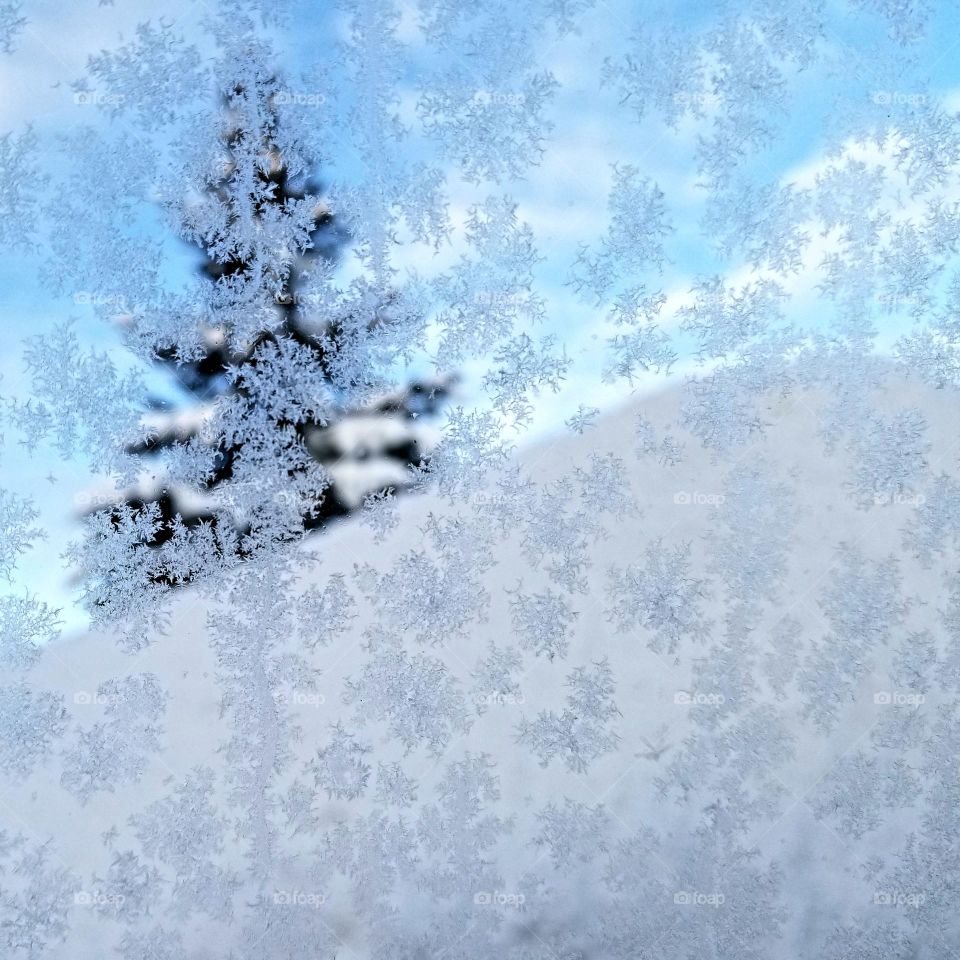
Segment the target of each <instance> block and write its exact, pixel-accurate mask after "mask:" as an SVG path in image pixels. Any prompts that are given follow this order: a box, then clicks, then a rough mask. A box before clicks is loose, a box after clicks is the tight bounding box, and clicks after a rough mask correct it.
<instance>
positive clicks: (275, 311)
mask: <svg viewBox="0 0 960 960" xmlns="http://www.w3.org/2000/svg"><path fill="white" fill-rule="evenodd" d="M236 63H237V65H238V66H239V67H240V69H239V71H238V72H239V73H241V74H243V77H242V79H237V80H236V81H232V82H231V83H230V84H228V85H227V87H228V88H227V89H226V90H225V92H224V96H223V116H224V118H225V122H224V125H223V127H222V129H221V131H220V133H219V138H218V139H219V147H220V156H219V157H218V158H216V159H215V160H214V163H215V164H216V173H215V176H214V177H212V178H211V177H209V176H208V177H207V178H206V184H207V186H206V191H205V195H204V196H201V197H196V198H193V200H192V202H188V203H183V202H182V200H179V198H174V199H172V200H171V199H170V198H167V207H168V210H169V208H170V206H171V204H176V203H178V202H179V204H180V210H179V214H178V219H179V222H178V223H177V224H176V225H177V227H178V232H179V233H180V234H181V237H182V238H183V239H185V240H186V241H187V242H189V243H191V244H192V245H193V246H194V247H196V248H199V249H200V250H201V251H202V255H203V262H202V264H201V266H200V270H201V273H202V275H203V277H204V278H206V280H207V281H208V282H209V283H208V285H207V290H206V292H205V293H204V295H203V296H202V298H201V303H202V304H203V308H204V309H203V310H202V313H201V315H200V316H199V317H198V318H197V321H198V322H197V323H196V324H195V325H190V324H189V323H187V324H184V323H183V322H180V323H179V325H178V327H179V329H178V332H181V333H182V332H183V331H187V336H186V337H183V336H179V337H178V336H170V337H168V338H166V339H165V340H164V341H163V342H159V341H157V340H156V332H155V331H151V334H150V335H151V336H152V337H153V338H154V340H153V347H152V351H153V355H154V357H155V361H156V363H157V364H158V365H160V366H161V367H162V368H164V369H165V370H167V371H169V373H170V374H171V376H172V378H173V379H174V381H175V383H176V385H177V387H178V388H179V389H178V392H179V393H180V394H181V396H183V397H184V398H185V401H184V402H183V403H180V404H171V403H169V402H168V401H165V400H160V399H157V398H151V399H150V400H149V401H148V402H149V404H150V406H151V407H152V413H151V415H150V416H149V418H148V432H147V434H146V435H145V436H144V437H143V439H142V440H141V441H139V442H137V443H135V444H133V445H131V446H130V447H129V448H128V451H127V452H128V453H129V454H131V455H132V456H133V457H136V458H139V459H140V460H141V462H142V463H143V464H144V465H146V466H150V465H151V464H156V463H157V462H158V461H160V460H166V461H167V462H168V463H169V462H172V463H174V464H177V465H182V464H183V463H184V462H185V461H186V462H188V463H189V462H190V460H191V459H192V458H195V457H197V456H200V457H201V459H202V458H203V457H204V456H205V455H206V456H207V457H208V459H207V461H206V462H207V466H206V467H205V471H204V476H203V479H202V484H193V485H191V484H183V483H178V482H176V481H175V480H172V479H171V478H170V477H169V476H166V477H165V476H164V473H165V472H166V473H167V474H169V471H164V470H163V469H161V470H158V471H155V472H154V478H153V479H151V480H142V481H141V482H140V483H139V484H138V485H137V487H135V488H132V489H128V490H127V491H126V492H125V493H124V495H123V499H122V501H118V502H117V503H116V504H115V506H114V508H113V512H112V520H113V523H114V525H115V526H119V525H120V524H122V521H123V517H124V516H125V515H127V516H129V511H133V512H134V514H135V515H139V516H143V515H147V516H149V517H150V520H151V523H152V525H153V534H152V536H151V537H150V538H149V539H148V540H146V542H145V545H147V546H150V547H159V546H161V545H162V544H164V543H166V542H167V541H169V540H170V539H171V538H173V537H174V535H175V532H176V531H177V530H178V529H180V530H182V529H183V528H187V529H192V528H197V527H199V526H200V525H201V524H206V525H209V527H210V528H211V529H212V530H213V531H215V538H216V541H217V542H218V543H220V544H221V545H222V544H223V543H224V542H226V543H233V544H236V551H237V552H238V553H239V554H240V555H242V556H246V555H249V554H250V553H251V552H252V550H251V549H250V547H249V545H248V544H245V543H244V538H245V537H247V536H249V534H250V532H251V529H252V527H253V525H254V521H252V520H251V519H250V518H249V516H245V513H246V514H249V508H248V509H247V510H246V511H244V510H243V509H238V510H229V509H227V510H225V509H224V505H223V502H222V501H219V499H218V498H217V497H216V496H215V494H216V493H217V492H219V491H221V490H222V487H223V484H224V483H225V482H227V481H230V480H233V479H235V478H236V472H237V465H238V463H239V462H240V461H241V460H242V459H243V458H244V456H245V454H246V453H247V450H248V447H249V443H248V440H247V438H245V437H244V436H243V435H242V431H241V432H240V433H241V435H239V436H235V437H232V438H231V437H230V436H229V435H228V434H229V431H226V432H225V431H223V430H222V429H220V430H216V431H206V430H205V429H204V419H205V416H206V414H207V412H208V411H210V410H211V409H212V407H213V406H214V405H215V404H218V403H219V404H221V405H224V404H226V409H228V410H229V405H230V404H231V403H232V402H234V401H236V402H239V403H240V404H242V405H244V406H245V407H246V408H247V413H248V414H249V408H250V407H251V406H253V407H256V406H257V405H258V402H259V398H258V396H257V393H258V392H262V391H263V386H264V384H263V381H264V379H265V378H264V377H263V373H264V369H263V368H264V367H265V366H268V365H269V361H270V360H271V359H272V360H279V361H281V363H280V364H278V365H277V366H278V369H279V368H280V366H282V363H284V362H287V361H289V362H291V363H293V364H295V365H297V371H298V373H299V374H300V375H301V377H302V379H303V380H305V381H307V382H308V383H310V384H312V385H314V386H318V387H319V388H320V391H321V392H322V394H323V395H322V396H314V397H313V398H312V400H313V401H314V402H315V405H316V407H315V409H314V410H313V411H312V412H308V415H302V414H303V413H304V411H305V410H307V408H308V406H309V405H308V404H303V403H301V404H300V405H299V410H298V413H297V414H291V413H290V412H289V411H286V410H273V409H271V410H266V409H265V410H262V411H261V413H262V414H263V416H262V418H260V423H261V425H262V426H263V427H264V428H265V429H269V430H274V431H277V432H278V434H287V433H288V432H292V435H293V440H292V443H291V442H286V441H284V442H282V443H280V444H279V446H280V447H285V448H286V449H287V451H288V452H290V451H291V450H294V449H295V450H296V451H297V452H296V454H295V455H293V456H291V458H290V462H289V463H288V464H287V465H286V469H287V470H288V471H289V475H290V476H291V477H295V476H301V477H302V476H303V475H305V474H306V473H307V472H309V470H310V469H311V468H312V467H315V466H316V465H317V464H319V465H320V466H321V467H322V468H323V473H324V475H325V481H324V489H323V490H322V491H321V490H319V489H317V490H315V491H314V495H312V496H309V497H307V498H306V499H305V500H304V499H301V505H302V509H301V510H300V519H301V520H302V528H303V529H304V530H312V529H316V528H318V527H322V526H324V525H325V524H326V523H327V522H328V521H329V520H331V519H332V518H335V517H338V516H342V515H345V514H348V513H351V512H353V511H355V510H357V509H358V508H360V507H362V506H364V505H367V506H369V507H371V508H375V507H376V506H377V505H378V504H380V503H382V502H383V501H384V500H389V499H392V496H393V493H394V492H395V491H396V490H398V489H400V488H402V487H403V486H404V485H406V484H407V483H408V482H409V481H410V479H411V478H412V477H413V476H414V474H413V472H411V470H410V469H409V468H411V467H419V466H421V465H422V464H423V463H424V462H425V460H426V459H427V457H428V453H429V446H430V440H429V435H428V433H427V431H426V430H424V429H421V424H420V422H418V421H419V418H420V417H421V416H425V415H430V414H432V413H434V412H436V411H437V409H438V407H439V406H440V404H441V403H442V401H443V399H444V397H445V396H446V395H447V394H448V392H449V386H450V380H449V379H446V380H440V379H436V378H433V379H421V380H416V381H414V382H412V383H410V384H409V385H408V386H406V387H404V388H400V389H394V390H390V389H381V390H370V389H369V387H370V384H351V383H349V382H345V379H346V380H347V381H348V380H349V373H348V374H347V376H346V378H345V376H344V369H345V368H347V369H348V368H349V364H350V362H351V361H350V360H349V359H348V360H347V361H346V362H345V361H344V360H343V359H342V357H341V356H340V354H341V352H342V353H347V352H349V349H350V348H355V346H356V335H355V332H354V331H355V329H356V328H357V327H358V326H359V327H360V328H365V329H366V331H368V332H369V333H371V334H372V335H373V336H374V337H375V336H376V331H377V328H378V327H379V326H381V325H385V324H389V322H390V320H389V317H388V316H387V314H386V311H383V310H378V309H373V310H371V311H370V316H369V318H367V319H364V318H362V317H360V318H358V317H356V316H337V315H336V309H337V304H335V303H333V304H331V303H329V302H327V303H324V302H322V301H323V300H324V299H328V300H329V287H328V286H327V285H326V283H327V281H329V279H330V276H331V273H332V270H333V267H334V266H335V265H336V263H337V261H338V256H339V254H340V252H341V251H342V250H343V249H344V247H345V246H346V245H347V244H348V243H349V241H350V238H349V236H348V235H347V233H346V231H345V230H344V229H343V228H341V227H340V226H339V225H338V223H337V222H336V220H335V217H334V215H333V214H332V212H331V210H330V208H329V206H328V204H327V203H326V202H325V201H324V199H323V198H322V196H321V190H322V186H321V184H320V183H319V182H318V181H317V180H316V179H315V171H316V166H317V163H316V158H314V157H312V156H311V155H310V154H311V150H310V146H309V144H308V143H307V142H306V141H307V135H306V134H305V132H304V131H300V130H297V129H296V127H297V125H298V124H297V121H301V124H300V125H302V120H303V119H305V115H304V114H303V113H302V112H301V113H299V115H298V114H296V113H295V112H292V111H284V109H283V105H284V104H285V103H286V102H287V101H288V100H289V96H288V95H287V94H286V93H285V91H284V88H283V86H282V81H281V79H280V78H279V77H278V76H277V75H276V74H274V73H273V72H271V71H270V70H268V69H266V68H265V67H264V66H263V64H262V62H260V63H258V62H257V61H256V58H254V59H253V61H252V65H251V61H246V62H241V61H237V62H236ZM291 121H293V122H291ZM389 299H390V297H389V294H388V296H387V300H389ZM360 304H361V306H363V305H365V304H364V300H363V298H360ZM191 309H192V306H191ZM131 323H132V324H133V325H134V326H135V325H136V321H135V320H133V321H131ZM127 332H128V334H130V335H132V336H133V337H134V338H135V339H136V338H138V337H140V336H141V334H140V332H139V331H138V330H136V329H131V330H128V331H127ZM304 367H306V369H304ZM266 379H268V378H266ZM351 387H356V388H357V389H351ZM299 388H300V387H299V385H295V387H294V389H299ZM280 389H281V390H282V387H281V388H280ZM227 419H228V420H229V416H228V418H227ZM257 440H258V445H259V438H257ZM266 446H270V444H269V443H268V444H267V445H266ZM211 454H212V459H211V458H210V456H209V455H211ZM301 454H304V455H305V459H302V458H301V456H300V455H301ZM258 455H260V454H258ZM191 486H192V487H193V489H191ZM274 495H275V496H281V497H283V496H285V494H284V492H283V491H282V490H281V491H279V492H277V491H275V492H274ZM297 496H298V494H297V493H294V492H291V493H290V498H291V501H292V500H293V499H295V498H297ZM124 508H126V510H124ZM225 514H229V516H226V515H225ZM290 532H291V535H295V534H297V533H299V532H300V530H299V529H297V526H296V524H294V527H293V529H291V531H290ZM224 538H225V539H224ZM160 579H161V580H166V581H168V582H169V583H170V584H176V583H182V582H185V581H186V580H188V579H192V578H191V577H189V576H187V577H184V576H182V575H179V576H174V577H166V576H161V577H160Z"/></svg>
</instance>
